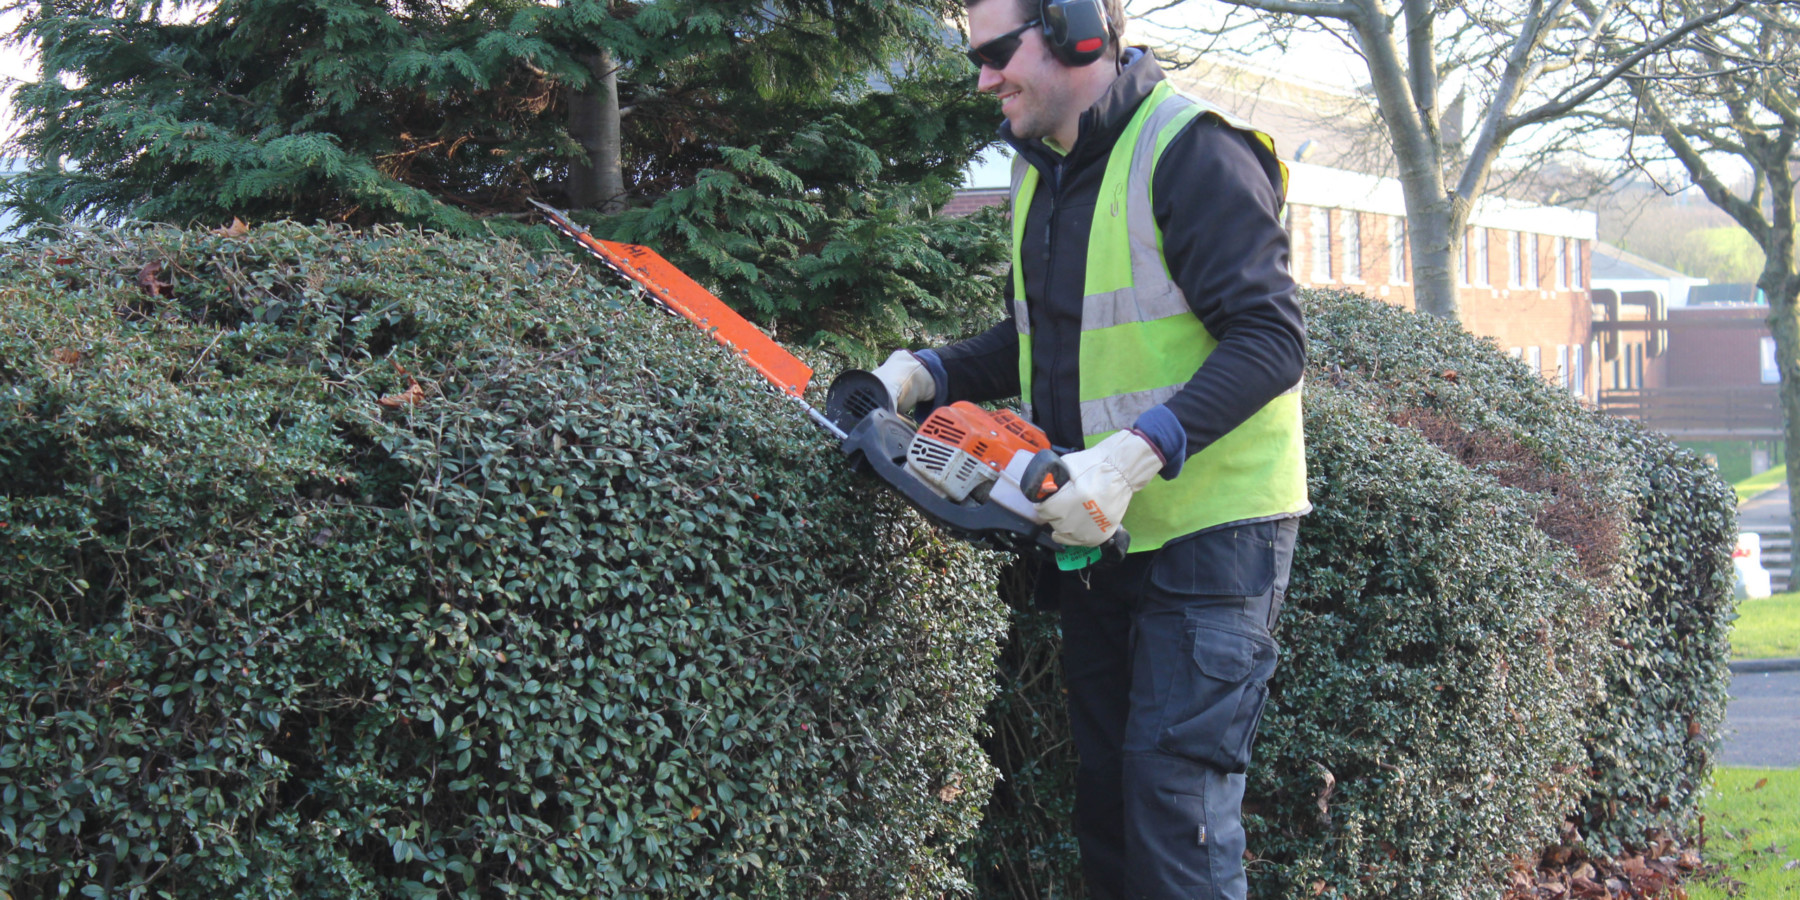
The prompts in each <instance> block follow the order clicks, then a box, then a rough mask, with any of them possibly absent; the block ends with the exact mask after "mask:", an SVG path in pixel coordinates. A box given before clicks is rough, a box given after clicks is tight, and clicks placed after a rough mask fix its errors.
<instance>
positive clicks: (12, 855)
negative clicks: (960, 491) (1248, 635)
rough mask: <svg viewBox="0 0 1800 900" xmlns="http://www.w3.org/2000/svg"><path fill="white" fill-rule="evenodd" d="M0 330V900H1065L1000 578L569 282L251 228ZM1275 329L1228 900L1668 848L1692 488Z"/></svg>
mask: <svg viewBox="0 0 1800 900" xmlns="http://www.w3.org/2000/svg"><path fill="white" fill-rule="evenodd" d="M0 284H4V285H5V287H4V288H0V291H3V292H4V295H5V299H4V301H0V536H3V537H0V596H4V597H5V598H6V599H7V600H8V601H9V602H7V603H6V604H4V606H3V607H0V728H3V729H4V735H5V738H4V743H3V744H0V836H4V840H0V890H4V891H5V892H7V893H9V894H11V895H14V896H38V895H52V896H53V895H72V894H78V893H84V892H85V893H88V894H106V893H109V892H110V893H113V894H117V895H120V896H150V895H154V894H161V893H164V892H166V893H167V894H168V895H170V896H176V897H189V896H192V897H200V896H205V897H212V896H230V895H242V896H255V897H266V896H304V897H378V896H380V897H386V896H396V897H398V896H409V897H410V896H424V895H427V894H431V895H446V894H448V895H457V896H493V895H516V896H542V897H551V896H558V897H560V896H566V895H575V894H593V895H603V896H649V895H679V896H689V895H692V896H737V897H763V896H817V895H834V896H858V897H861V896H918V895H927V894H939V893H962V892H966V891H970V890H972V891H974V892H976V893H978V894H980V895H983V896H1003V895H1013V896H1031V897H1048V896H1068V897H1078V896H1081V895H1082V893H1083V890H1082V886H1081V884H1080V880H1079V875H1078V873H1077V855H1076V849H1075V842H1074V840H1073V838H1072V836H1071V835H1070V834H1069V833H1068V830H1067V829H1068V825H1069V818H1070V807H1071V804H1072V777H1071V776H1072V758H1071V756H1070V753H1071V750H1070V748H1069V746H1068V743H1067V738H1066V732H1067V724H1066V720H1065V718H1064V713H1063V707H1062V694H1061V686H1060V682H1059V677H1060V676H1059V672H1058V668H1057V666H1056V665H1055V659H1056V655H1057V652H1058V640H1057V631H1056V629H1057V623H1056V620H1055V618H1054V616H1053V615H1045V614H1042V613H1038V612H1035V611H1031V610H1028V609H1024V608H1023V606H1024V604H1023V603H1022V602H1020V601H1022V600H1023V598H1025V597H1027V596H1029V593H1030V582H1031V572H1030V571H1029V569H1028V567H1025V566H1021V565H1017V564H1014V565H1007V566H1004V567H1002V566H1001V565H999V560H998V559H997V558H996V557H991V556H988V555H984V554H979V553H976V552H974V551H971V550H970V549H968V548H967V547H965V546H962V545H960V544H957V543H954V542H950V541H946V540H943V539H942V538H940V537H939V536H938V535H936V534H935V533H934V532H932V531H931V530H930V529H927V528H925V527H923V526H922V525H921V524H920V523H919V522H918V520H917V518H916V517H915V516H912V515H911V514H910V513H907V512H905V511H904V509H903V508H902V507H901V505H900V504H899V503H898V502H897V501H895V500H894V499H893V497H891V496H890V495H889V493H888V492H886V491H884V490H882V489H880V488H879V487H878V486H876V485H874V484H872V483H871V482H870V481H869V480H867V479H853V478H848V477H845V474H844V468H843V465H842V463H841V462H840V461H839V460H838V459H837V457H836V454H835V452H834V451H833V450H832V449H831V448H830V446H829V442H828V440H826V439H825V438H823V437H822V436H821V435H819V434H818V433H817V432H816V431H815V430H814V429H812V427H811V426H810V425H808V424H806V423H805V422H804V421H803V420H801V419H800V418H799V417H798V416H796V415H795V414H794V412H793V410H792V408H791V406H790V405H789V404H787V403H785V402H784V401H782V400H780V399H779V398H777V397H775V396H773V395H772V394H771V392H769V391H768V390H766V389H764V388H762V387H761V386H760V384H758V383H757V382H756V380H755V379H754V378H753V377H751V376H747V375H745V374H744V373H743V372H742V371H741V370H740V369H739V368H738V367H737V366H736V364H734V363H731V362H729V361H727V359H726V358H725V357H724V355H723V354H721V353H719V352H718V351H717V349H716V348H715V347H714V346H713V345H712V344H711V343H710V342H709V341H708V340H706V339H705V338H704V337H703V336H701V335H699V334H697V333H696V332H695V331H694V330H693V329H692V328H691V327H689V326H688V325H686V323H684V322H681V321H679V320H674V319H671V318H669V317H665V316H662V315H659V314H656V313H654V312H652V311H650V310H648V309H646V308H645V307H643V306H642V305H641V304H639V303H638V302H637V301H635V300H632V299H630V298H629V296H628V295H626V294H625V293H623V292H621V291H619V290H618V289H617V288H615V287H614V286H613V285H612V283H611V281H610V278H606V277H601V276H598V275H596V274H594V273H593V271H592V269H591V267H588V266H586V265H585V264H576V263H572V262H571V261H570V260H569V259H567V258H564V257H556V256H541V255H535V254H533V253H531V252H528V251H526V250H523V249H520V248H518V247H516V246H513V245H511V244H507V243H504V242H494V243H479V242H465V241H455V240H448V239H444V238H441V237H436V236H428V235H419V234H413V233H406V232H399V231H375V232H370V233H366V234H352V233H349V232H344V231H339V230H332V229H309V228H301V227H298V226H292V225H279V226H270V227H265V228H259V229H256V230H255V231H253V232H251V233H249V234H247V235H233V234H230V233H222V234H210V233H193V232H187V233H184V232H177V231H165V230H148V231H136V232H90V233H82V234H75V235H71V236H69V237H67V238H66V239H64V240H61V241H58V242H56V243H53V244H29V245H21V246H15V247H13V248H10V249H9V250H8V251H7V252H6V253H4V254H0ZM1308 304H1309V309H1308V314H1309V316H1310V321H1311V324H1312V335H1313V345H1312V348H1311V350H1312V362H1311V369H1310V371H1309V374H1308V385H1307V390H1308V403H1307V429H1308V438H1309V446H1308V464H1309V467H1310V472H1309V476H1310V479H1311V490H1312V494H1313V500H1314V503H1315V505H1316V510H1315V512H1314V513H1313V515H1312V516H1310V517H1308V518H1307V519H1306V520H1305V522H1304V523H1303V525H1302V530H1301V542H1300V546H1299V549H1298V551H1297V554H1296V560H1295V572H1294V579H1293V583H1292V585H1291V588H1290V595H1289V598H1288V611H1287V612H1286V613H1285V614H1284V616H1283V618H1282V623H1281V633H1280V638H1281V640H1282V642H1283V647H1284V651H1285V655H1284V659H1283V663H1282V667H1281V669H1280V670H1279V673H1278V675H1277V680H1276V682H1275V684H1274V685H1273V693H1272V699H1271V705H1270V708H1269V710H1268V713H1267V715H1266V716H1265V719H1264V726H1263V733H1262V739H1261V741H1260V743H1259V746H1258V750H1257V758H1258V759H1257V763H1256V765H1255V766H1253V768H1252V776H1251V785H1250V800H1249V804H1248V810H1249V812H1250V813H1251V821H1250V823H1249V824H1250V827H1251V830H1252V844H1251V846H1252V849H1253V850H1254V851H1255V852H1256V853H1257V854H1258V857H1257V859H1255V860H1254V861H1252V862H1251V863H1250V866H1249V868H1250V872H1251V877H1252V879H1253V886H1254V889H1255V891H1256V893H1257V895H1258V896H1264V897H1272V896H1291V897H1313V896H1323V897H1339V898H1349V897H1448V896H1458V897H1460V896H1494V895H1496V894H1497V893H1498V892H1499V889H1500V885H1502V884H1503V883H1504V881H1505V879H1506V877H1507V875H1508V873H1509V871H1510V870H1511V869H1512V867H1513V866H1514V865H1515V860H1516V859H1523V858H1529V857H1530V856H1531V855H1532V854H1533V853H1535V852H1536V851H1537V850H1538V849H1540V848H1542V847H1544V846H1545V845H1547V844H1550V843H1553V842H1556V841H1558V840H1585V841H1587V842H1588V843H1589V844H1590V845H1592V846H1593V847H1594V848H1595V849H1601V850H1608V849H1617V848H1621V847H1627V846H1639V845H1642V844H1644V843H1646V842H1648V841H1650V840H1651V839H1652V837H1653V836H1654V835H1655V834H1657V833H1659V832H1663V831H1676V830H1680V829H1682V828H1684V827H1685V826H1686V825H1687V824H1688V820H1689V818H1690V817H1691V816H1692V815H1693V813H1694V807H1695V792H1696V790H1697V787H1698V786H1699V785H1700V784H1702V783H1703V782H1704V777H1705V774H1706V771H1707V768H1708V765H1709V761H1710V756H1709V754H1710V752H1711V750H1712V748H1714V747H1715V746H1716V744H1717V741H1718V737H1719V727H1720V724H1721V720H1722V715H1723V704H1724V689H1725V686H1726V684H1727V683H1728V675H1727V670H1726V667H1725V659H1726V644H1725V632H1726V628H1727V623H1728V621H1729V619H1730V617H1731V601H1730V592H1729V571H1730V570H1729V557H1728V552H1729V538H1730V532H1731V531H1732V520H1733V516H1732V508H1733V505H1734V504H1733V498H1732V495H1731V492H1730V490H1729V488H1728V487H1727V486H1725V485H1724V484H1723V483H1721V482H1719V481H1718V479H1717V477H1716V476H1715V475H1714V474H1713V473H1712V472H1711V471H1710V470H1709V469H1708V468H1707V467H1705V465H1704V464H1703V463H1701V462H1700V461H1699V460H1698V459H1696V458H1695V457H1694V456H1693V455H1692V454H1689V453H1686V452H1684V451H1680V450H1678V449H1676V448H1675V447H1674V446H1673V445H1671V444H1669V443H1668V442H1667V441H1664V440H1662V439H1661V438H1659V437H1656V436H1654V435H1650V434H1647V433H1645V432H1643V431H1641V430H1640V429H1637V428H1636V427H1635V426H1633V425H1630V424H1629V423H1622V422H1617V421H1614V420H1610V419H1606V418H1603V417H1599V416H1596V415H1593V414H1592V413H1590V412H1587V411H1584V410H1582V409H1580V408H1579V407H1577V406H1576V405H1575V404H1573V403H1572V402H1571V401H1570V400H1569V398H1568V397H1567V396H1566V395H1564V394H1563V393H1562V392H1560V391H1557V390H1555V389H1554V388H1552V387H1550V386H1549V385H1547V384H1546V383H1544V382H1543V381H1542V380H1541V379H1539V378H1538V377H1536V376H1535V375H1532V374H1530V373H1527V372H1525V371H1524V370H1523V369H1522V368H1521V367H1520V366H1519V365H1518V364H1517V363H1516V362H1513V361H1511V360H1509V359H1507V358H1506V357H1505V356H1504V355H1503V354H1502V353H1500V352H1499V351H1498V348H1496V347H1494V346H1492V345H1491V344H1490V343H1487V342H1483V341H1477V340H1474V339H1471V338H1469V337H1468V336H1467V335H1465V334H1462V333H1461V332H1459V331H1458V330H1457V329H1455V328H1453V327H1450V326H1447V325H1445V324H1444V323H1441V322H1437V321H1436V320H1432V319H1429V318H1426V317H1420V316H1415V315H1411V314H1409V313H1404V312H1400V311H1397V310H1394V309H1392V308H1389V307H1386V306H1383V305H1382V304H1379V303H1375V302H1373V301H1368V300H1364V299H1361V298H1357V297H1352V296H1348V295H1341V294H1330V293H1326V294H1315V295H1312V296H1310V297H1309V298H1308ZM415 379H416V380H415ZM996 573H998V577H996ZM996 593H997V594H998V595H1000V596H1001V597H1002V598H1006V599H1010V600H1012V601H1014V602H1015V604H1016V605H1018V606H1019V607H1020V608H1019V609H1015V611H1014V612H1013V613H1012V614H1011V629H1012V630H1011V636H1010V638H1009V639H1008V640H1007V641H1006V642H1005V643H1004V644H1000V645H998V646H997V644H996V641H997V640H998V639H999V637H1000V636H1001V635H1002V633H1003V631H1004V629H1006V628H1007V621H1006V620H1007V614H1006V612H1005V610H1004V608H1003V607H1002V606H1000V605H999V604H998V603H997V602H995V601H994V599H993V597H994V595H995V594H996ZM997 651H998V653H999V654H1000V655H999V666H998V672H999V679H998V684H997V685H996V684H995V683H994V682H995V677H994V671H995V668H994V660H995V659H996V652H997ZM990 701H991V702H990ZM984 710H985V714H986V720H985V723H984V720H983V714H984ZM984 749H985V750H986V751H987V752H986V754H984V753H983V750H984ZM990 760H991V762H990ZM996 770H997V771H996ZM997 776H1004V777H1003V779H1002V780H996V779H997ZM984 805H985V810H984ZM984 811H985V820H984V821H979V830H978V820H979V818H980V817H981V816H982V815H983V813H984Z"/></svg>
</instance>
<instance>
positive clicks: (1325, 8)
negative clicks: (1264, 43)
mask: <svg viewBox="0 0 1800 900" xmlns="http://www.w3.org/2000/svg"><path fill="white" fill-rule="evenodd" d="M1222 2H1224V3H1229V4H1231V5H1232V6H1243V7H1248V8H1250V9H1260V10H1262V11H1263V12H1272V13H1282V14H1284V15H1290V16H1307V17H1310V18H1315V19H1349V18H1350V17H1352V16H1354V15H1355V14H1356V8H1355V7H1354V6H1352V5H1351V4H1349V3H1322V2H1317V0H1222Z"/></svg>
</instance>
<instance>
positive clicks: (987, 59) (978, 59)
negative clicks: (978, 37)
mask: <svg viewBox="0 0 1800 900" xmlns="http://www.w3.org/2000/svg"><path fill="white" fill-rule="evenodd" d="M1042 21H1043V19H1032V20H1031V21H1029V22H1026V23H1025V24H1023V25H1020V26H1019V27H1017V28H1014V29H1013V30H1011V31H1009V32H1007V33H1005V34H1003V35H1000V36H999V37H997V38H994V39H993V40H991V41H988V42H987V43H985V44H982V45H981V46H979V47H970V48H969V52H968V57H969V62H971V63H974V64H975V69H976V70H977V71H979V70H980V69H981V67H982V66H987V67H988V68H990V69H993V70H994V71H996V72H998V71H1000V70H1001V69H1004V68H1006V64H1007V63H1009V62H1012V58H1013V54H1014V53H1017V52H1019V44H1021V43H1023V42H1024V37H1023V35H1024V34H1025V32H1027V31H1030V30H1031V29H1033V28H1036V27H1037V25H1038V23H1039V22H1042Z"/></svg>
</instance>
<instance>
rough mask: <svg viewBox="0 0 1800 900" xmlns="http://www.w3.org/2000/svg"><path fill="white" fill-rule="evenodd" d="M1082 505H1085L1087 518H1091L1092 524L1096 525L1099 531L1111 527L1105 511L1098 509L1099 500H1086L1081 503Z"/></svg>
mask: <svg viewBox="0 0 1800 900" xmlns="http://www.w3.org/2000/svg"><path fill="white" fill-rule="evenodd" d="M1082 506H1085V507H1087V511H1088V518H1090V519H1093V520H1094V524H1095V525H1096V526H1098V527H1099V528H1100V530H1101V531H1105V530H1106V529H1108V528H1111V527H1112V522H1111V521H1110V520H1108V519H1107V518H1106V513H1103V512H1101V511H1100V502H1099V501H1097V500H1089V501H1088V502H1086V503H1083V504H1082Z"/></svg>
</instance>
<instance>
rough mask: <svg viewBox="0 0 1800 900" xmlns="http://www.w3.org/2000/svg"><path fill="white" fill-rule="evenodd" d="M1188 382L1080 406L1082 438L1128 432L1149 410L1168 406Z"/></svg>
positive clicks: (1112, 397) (1091, 401)
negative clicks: (1122, 429) (1123, 429)
mask: <svg viewBox="0 0 1800 900" xmlns="http://www.w3.org/2000/svg"><path fill="white" fill-rule="evenodd" d="M1184 387H1187V382H1182V383H1181V384H1171V385H1169V386H1168V387H1159V388H1151V389H1150V390H1147V391H1133V392H1131V393H1129V394H1115V395H1113V396H1111V397H1101V398H1100V399H1098V400H1088V401H1086V402H1084V403H1082V404H1081V434H1082V437H1093V436H1095V435H1101V434H1107V433H1109V432H1113V431H1118V430H1119V429H1121V428H1130V427H1131V426H1132V425H1134V424H1136V423H1137V420H1138V417H1139V416H1141V415H1143V414H1144V413H1146V412H1149V411H1150V409H1151V407H1154V406H1158V405H1161V404H1163V403H1167V402H1168V400H1169V398H1170V397H1173V396H1175V395H1176V394H1177V393H1179V392H1180V391H1181V389H1182V388H1184Z"/></svg>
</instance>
